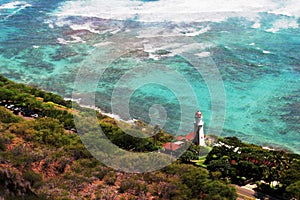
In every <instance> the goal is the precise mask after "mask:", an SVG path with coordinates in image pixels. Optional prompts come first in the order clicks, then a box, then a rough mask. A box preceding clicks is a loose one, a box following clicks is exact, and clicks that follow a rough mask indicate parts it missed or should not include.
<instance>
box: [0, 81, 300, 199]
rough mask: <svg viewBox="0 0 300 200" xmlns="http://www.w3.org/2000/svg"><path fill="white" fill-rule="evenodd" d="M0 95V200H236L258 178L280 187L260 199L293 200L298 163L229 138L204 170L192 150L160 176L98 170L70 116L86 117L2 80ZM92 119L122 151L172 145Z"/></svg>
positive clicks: (139, 129)
mask: <svg viewBox="0 0 300 200" xmlns="http://www.w3.org/2000/svg"><path fill="white" fill-rule="evenodd" d="M0 94H1V96H0V199H1V198H4V199H180V200H181V199H236V197H237V194H236V189H235V188H234V187H232V186H231V185H229V183H235V182H240V180H243V179H245V180H250V181H253V182H254V181H259V180H261V179H262V178H263V180H265V182H266V184H265V185H264V186H270V183H271V182H272V181H273V180H275V179H276V180H278V181H279V180H280V181H281V180H282V181H281V185H280V187H279V186H278V188H271V189H270V187H267V189H265V191H267V190H271V192H272V191H274V190H276V191H280V192H282V193H284V195H286V198H289V197H292V196H296V195H299V180H300V174H299V171H300V170H299V166H300V165H299V156H298V155H294V154H287V153H285V152H280V153H278V154H277V153H274V152H277V151H267V150H262V148H261V147H258V146H255V145H248V144H244V143H242V142H241V141H239V140H235V139H232V138H231V139H230V138H227V139H221V140H220V141H221V142H223V144H226V145H231V146H232V147H233V146H234V148H231V146H230V148H228V146H226V145H223V146H222V145H221V146H220V145H219V146H215V147H214V148H213V150H212V151H211V152H210V153H209V154H208V156H207V159H206V160H205V162H204V164H205V165H204V164H202V167H198V166H194V165H193V164H191V163H190V162H189V161H190V159H192V158H193V159H195V153H193V152H194V150H195V149H197V148H196V147H195V146H193V145H192V146H191V148H190V149H189V150H188V151H187V153H185V154H184V155H183V156H182V158H180V159H179V160H178V161H177V162H175V163H174V164H172V165H169V166H168V167H165V168H163V169H161V170H159V171H155V172H151V173H142V174H133V173H124V172H120V171H116V170H114V169H112V168H109V167H107V166H105V165H103V164H102V163H100V162H99V161H98V160H96V159H95V158H94V157H93V156H91V154H90V152H89V151H88V150H87V149H86V148H85V146H84V145H83V144H82V142H81V139H80V137H79V136H78V133H77V130H76V127H75V124H74V121H73V114H74V115H75V116H84V113H85V112H92V110H90V109H87V108H81V107H80V106H79V105H77V104H74V105H73V106H72V102H70V101H65V100H64V99H63V98H62V97H60V96H58V95H55V94H52V93H48V92H44V91H41V90H39V89H37V88H34V87H30V86H26V85H23V84H16V83H14V82H12V81H9V80H7V79H6V78H4V77H2V76H0ZM97 117H98V123H99V125H100V126H101V127H102V129H103V130H104V133H105V134H106V136H107V137H108V138H109V139H110V141H112V142H113V143H114V144H116V145H117V146H119V147H121V148H123V149H125V150H128V151H132V152H150V151H153V150H157V149H160V148H162V145H163V144H164V143H166V142H168V141H172V140H173V136H172V135H170V134H167V133H165V132H164V131H163V130H160V131H159V133H158V134H157V136H156V137H153V136H152V137H146V138H143V139H137V138H135V137H133V136H129V135H127V134H126V133H124V132H123V131H122V130H121V129H120V128H119V127H118V126H117V124H116V121H115V120H114V119H112V118H110V117H107V116H105V115H102V114H100V113H98V114H97ZM125 126H127V127H126V128H127V129H128V130H131V131H133V132H135V133H136V134H146V135H147V134H151V133H152V132H153V130H151V129H146V128H145V127H144V125H143V123H142V122H137V123H136V124H127V125H126V124H125ZM237 146H238V147H240V148H241V149H243V152H246V151H247V153H248V154H249V156H248V158H246V157H247V156H245V153H243V154H242V155H243V156H244V157H242V156H240V154H236V152H235V151H234V149H235V147H237ZM251 149H252V150H251ZM259 152H260V154H259ZM250 155H251V156H250ZM271 155H273V157H271ZM262 156H269V157H268V159H265V160H264V161H262V162H264V163H260V161H257V162H256V161H255V160H254V158H256V159H257V160H261V157H262ZM275 158H276V160H274V159H275ZM196 159H197V156H196ZM233 160H234V162H233ZM252 160H254V161H252ZM116 162H118V161H116ZM127 162H130V161H127ZM280 162H281V163H280ZM203 166H207V169H205V168H203ZM237 166H240V167H242V168H243V169H245V171H243V170H241V168H239V167H237ZM256 166H257V167H256ZM261 166H266V167H264V168H263V170H264V171H263V173H262V175H265V177H255V178H253V173H254V172H253V171H252V170H253V169H255V170H260V169H261V168H260V167H261ZM270 170H271V171H270ZM229 172H234V174H233V173H229ZM240 172H244V173H243V174H239V173H240ZM246 172H249V173H246ZM250 172H253V173H250ZM268 172H272V173H273V174H268ZM277 172H280V173H277ZM254 174H255V173H254ZM237 177H238V178H237ZM235 178H237V179H235ZM241 184H244V183H241ZM264 186H261V188H260V189H261V190H264V188H263V187H264ZM297 192H298V193H297ZM298 198H299V196H298Z"/></svg>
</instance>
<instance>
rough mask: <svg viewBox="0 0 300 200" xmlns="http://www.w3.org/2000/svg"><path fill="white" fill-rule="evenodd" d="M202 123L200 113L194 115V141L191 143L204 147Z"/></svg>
mask: <svg viewBox="0 0 300 200" xmlns="http://www.w3.org/2000/svg"><path fill="white" fill-rule="evenodd" d="M203 128H204V122H203V120H202V112H200V111H197V112H196V113H195V123H194V136H195V137H194V140H193V142H194V143H195V144H196V145H198V146H206V144H205V140H204V131H203Z"/></svg>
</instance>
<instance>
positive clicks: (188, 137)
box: [176, 132, 195, 141]
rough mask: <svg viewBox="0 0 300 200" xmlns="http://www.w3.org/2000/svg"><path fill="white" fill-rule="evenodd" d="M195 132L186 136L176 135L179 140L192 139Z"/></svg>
mask: <svg viewBox="0 0 300 200" xmlns="http://www.w3.org/2000/svg"><path fill="white" fill-rule="evenodd" d="M194 137H195V136H194V132H190V133H189V134H187V135H186V136H181V135H179V136H177V137H176V139H177V140H178V141H181V140H184V139H185V140H190V141H192V140H193V139H194Z"/></svg>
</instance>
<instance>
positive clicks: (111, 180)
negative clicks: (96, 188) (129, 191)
mask: <svg viewBox="0 0 300 200" xmlns="http://www.w3.org/2000/svg"><path fill="white" fill-rule="evenodd" d="M116 180H117V176H116V173H115V172H114V171H110V172H109V173H108V174H106V176H105V177H104V181H105V183H106V184H107V185H114V184H115V182H116Z"/></svg>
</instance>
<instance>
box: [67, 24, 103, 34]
mask: <svg viewBox="0 0 300 200" xmlns="http://www.w3.org/2000/svg"><path fill="white" fill-rule="evenodd" d="M70 28H71V29H73V30H87V31H89V32H91V33H98V34H100V33H101V32H100V31H97V30H96V29H95V28H93V24H91V23H85V24H72V25H71V26H70Z"/></svg>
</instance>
